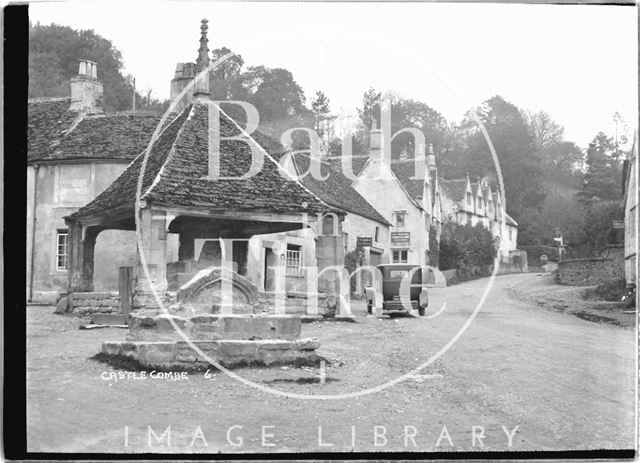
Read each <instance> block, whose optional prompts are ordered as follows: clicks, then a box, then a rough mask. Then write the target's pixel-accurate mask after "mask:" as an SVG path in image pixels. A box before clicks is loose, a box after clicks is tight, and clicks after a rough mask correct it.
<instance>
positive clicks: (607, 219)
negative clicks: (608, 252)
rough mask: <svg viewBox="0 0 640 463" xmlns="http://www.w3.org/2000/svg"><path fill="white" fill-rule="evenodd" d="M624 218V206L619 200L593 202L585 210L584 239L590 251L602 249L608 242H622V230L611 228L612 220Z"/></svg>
mask: <svg viewBox="0 0 640 463" xmlns="http://www.w3.org/2000/svg"><path fill="white" fill-rule="evenodd" d="M623 219H624V207H623V206H622V204H621V202H620V201H601V202H598V203H594V204H593V205H592V206H591V207H590V208H589V210H588V212H587V217H586V223H585V227H584V230H585V241H586V243H587V244H588V245H589V246H590V248H591V250H592V251H594V252H595V251H602V250H604V249H605V248H606V247H607V245H608V244H613V243H621V242H623V240H624V238H623V236H624V235H623V232H624V230H618V229H614V228H613V221H614V220H623Z"/></svg>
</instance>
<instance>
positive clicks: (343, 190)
mask: <svg viewBox="0 0 640 463" xmlns="http://www.w3.org/2000/svg"><path fill="white" fill-rule="evenodd" d="M293 159H294V162H295V165H296V169H297V170H298V172H299V173H300V174H304V173H305V172H308V171H309V167H310V158H309V156H308V155H307V154H304V153H298V154H295V155H294V156H293ZM320 166H321V167H320V173H321V175H322V177H325V176H327V178H326V179H324V180H320V179H316V178H314V177H313V176H312V175H311V173H309V174H307V175H305V176H304V177H303V178H302V184H303V185H304V186H305V187H307V188H308V189H309V190H311V192H313V193H314V194H315V195H316V196H318V197H319V198H320V199H322V200H323V201H324V202H326V203H327V204H329V205H330V206H334V207H338V208H340V209H343V210H345V211H347V212H351V213H353V214H358V215H361V216H362V217H367V218H369V219H372V220H375V221H376V222H379V223H381V224H383V225H391V224H390V223H389V222H388V221H387V220H386V219H385V218H384V217H383V216H382V215H381V214H380V213H379V212H378V211H377V210H376V209H375V208H374V207H373V206H372V205H371V204H369V202H368V201H367V200H366V199H364V198H363V197H362V195H360V193H358V192H357V191H356V190H355V189H354V188H353V187H352V186H351V183H352V182H351V180H349V179H348V178H347V177H346V176H345V175H344V174H343V173H342V170H341V169H340V164H339V163H333V162H327V161H326V160H323V162H321V164H320Z"/></svg>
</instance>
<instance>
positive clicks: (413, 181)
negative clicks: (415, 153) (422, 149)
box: [391, 159, 426, 200]
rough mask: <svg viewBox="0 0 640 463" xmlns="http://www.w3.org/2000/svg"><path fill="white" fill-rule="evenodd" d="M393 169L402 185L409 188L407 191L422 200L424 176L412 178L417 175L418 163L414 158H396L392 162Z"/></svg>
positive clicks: (416, 198)
mask: <svg viewBox="0 0 640 463" xmlns="http://www.w3.org/2000/svg"><path fill="white" fill-rule="evenodd" d="M425 169H426V165H425ZM391 170H393V173H394V174H395V176H396V177H397V178H398V180H400V183H402V186H403V187H404V188H405V190H407V193H409V195H410V196H411V197H412V198H413V199H415V200H421V199H422V196H424V182H425V179H424V178H422V179H421V178H411V177H415V175H416V165H415V161H414V160H413V159H406V160H399V159H394V160H393V161H392V163H391ZM425 175H426V174H425Z"/></svg>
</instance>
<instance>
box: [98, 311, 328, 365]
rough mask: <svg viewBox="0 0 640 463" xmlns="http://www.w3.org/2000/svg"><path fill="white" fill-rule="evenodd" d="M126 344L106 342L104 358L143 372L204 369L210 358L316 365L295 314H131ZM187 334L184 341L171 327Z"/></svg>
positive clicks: (312, 345) (233, 362)
mask: <svg viewBox="0 0 640 463" xmlns="http://www.w3.org/2000/svg"><path fill="white" fill-rule="evenodd" d="M128 324H129V334H128V335H127V340H126V341H107V342H105V343H103V344H102V354H103V355H106V356H107V358H120V359H122V358H128V359H132V360H135V361H136V362H138V363H140V364H141V365H143V366H144V367H147V368H164V369H180V368H190V369H191V368H195V369H202V368H206V367H208V366H209V365H210V363H211V362H210V361H209V360H207V359H206V358H205V357H204V356H201V355H199V354H198V353H197V351H196V350H195V349H193V348H192V347H191V346H190V344H189V343H193V344H194V345H196V346H197V347H198V348H199V349H201V350H202V352H203V353H205V354H206V355H207V356H209V357H210V358H211V359H212V360H214V361H216V362H218V363H219V364H221V365H223V366H226V367H234V366H249V365H276V364H290V363H294V364H296V363H301V364H304V365H308V364H314V365H315V364H317V362H318V361H319V359H320V357H319V356H318V355H317V354H316V352H315V351H316V349H318V347H320V343H319V342H318V341H317V340H315V339H299V338H300V333H301V327H302V320H301V318H300V317H298V316H293V315H266V314H265V315H253V314H209V313H202V314H196V315H192V316H179V315H175V314H164V313H163V314H159V315H156V314H143V313H133V314H131V316H130V318H129V320H128ZM174 324H175V326H177V327H178V328H180V330H181V331H182V332H183V333H184V334H185V335H186V337H187V339H188V340H189V342H187V341H186V340H185V339H184V338H183V337H182V336H181V335H180V333H179V332H178V331H177V330H176V329H175V327H174Z"/></svg>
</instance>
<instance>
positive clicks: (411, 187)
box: [330, 155, 424, 201]
mask: <svg viewBox="0 0 640 463" xmlns="http://www.w3.org/2000/svg"><path fill="white" fill-rule="evenodd" d="M368 159H369V156H367V155H365V156H362V157H353V158H351V166H352V169H353V173H354V175H356V176H358V175H360V173H361V172H362V170H363V169H364V166H365V164H366V163H367V161H368ZM330 161H331V163H332V164H333V165H334V166H336V167H337V168H340V164H341V158H340V157H339V156H336V157H333V158H330ZM391 170H392V171H393V173H394V175H395V176H396V177H397V179H398V180H399V181H400V183H401V184H402V186H403V187H404V189H405V190H407V193H409V195H410V196H411V199H414V200H417V201H419V200H421V199H422V195H423V194H424V189H423V184H424V179H412V178H411V177H413V176H414V175H415V162H414V160H413V159H399V157H398V156H397V155H392V161H391Z"/></svg>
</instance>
